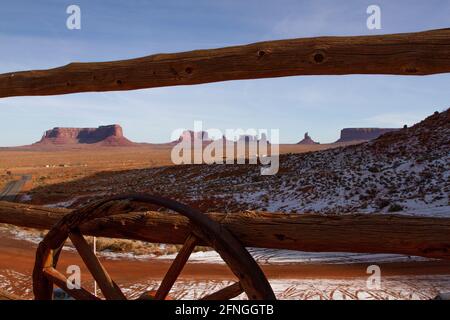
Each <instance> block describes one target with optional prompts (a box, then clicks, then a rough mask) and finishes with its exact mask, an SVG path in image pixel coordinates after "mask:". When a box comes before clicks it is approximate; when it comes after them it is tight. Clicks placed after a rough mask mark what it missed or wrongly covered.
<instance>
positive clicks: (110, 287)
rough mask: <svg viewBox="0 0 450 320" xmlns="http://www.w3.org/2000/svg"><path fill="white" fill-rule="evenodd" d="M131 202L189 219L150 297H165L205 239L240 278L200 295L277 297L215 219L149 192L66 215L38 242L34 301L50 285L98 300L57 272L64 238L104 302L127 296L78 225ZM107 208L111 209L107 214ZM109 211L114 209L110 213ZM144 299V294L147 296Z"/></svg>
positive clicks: (47, 292) (47, 294)
mask: <svg viewBox="0 0 450 320" xmlns="http://www.w3.org/2000/svg"><path fill="white" fill-rule="evenodd" d="M121 200H130V201H138V202H141V203H147V204H153V205H158V206H161V207H165V208H167V209H170V210H173V211H176V212H177V213H179V214H181V215H183V216H185V217H187V218H188V219H189V221H190V223H191V225H192V227H193V228H192V231H191V233H190V234H189V235H188V236H187V238H186V240H185V242H184V245H183V246H182V248H181V250H180V251H179V253H178V255H177V256H176V258H175V260H174V261H173V263H172V265H171V266H170V268H169V270H168V272H167V274H166V275H165V277H164V279H163V280H162V282H161V284H160V286H159V288H158V290H157V291H156V293H154V295H153V294H152V296H151V297H152V298H154V299H158V300H159V299H161V300H162V299H166V298H167V297H168V294H169V292H170V290H171V288H172V286H173V284H174V283H175V281H176V279H177V278H178V276H179V275H180V273H181V271H182V269H183V267H184V265H185V264H186V262H187V260H188V259H189V256H190V254H191V253H192V251H193V250H194V248H195V246H196V245H197V244H198V243H202V244H203V243H206V244H207V245H208V246H210V247H212V248H214V250H215V251H217V252H218V253H219V254H220V256H221V257H222V259H223V260H224V261H225V262H226V264H227V265H228V267H229V268H230V269H231V271H232V272H233V273H234V274H235V275H236V277H237V278H238V279H239V281H238V282H236V283H234V284H232V285H230V286H228V287H226V288H224V289H221V290H219V291H217V292H215V293H212V294H210V295H208V296H206V297H204V298H202V299H211V300H225V299H232V298H234V297H236V296H238V295H239V294H241V293H242V292H245V293H246V294H247V296H248V298H249V299H252V300H254V299H266V300H272V299H275V295H274V293H273V291H272V288H271V287H270V284H269V282H268V281H267V279H266V277H265V275H264V273H263V272H262V270H261V269H260V268H259V266H258V264H257V263H256V261H255V260H254V259H253V257H252V256H251V255H250V254H249V253H248V251H247V250H246V249H245V248H244V247H243V245H242V244H241V243H240V242H239V241H238V240H237V239H236V238H235V237H234V236H233V235H232V234H231V233H230V232H229V231H228V230H227V229H226V228H223V227H222V226H221V225H220V224H219V223H217V222H216V221H214V220H211V219H210V218H208V217H207V216H206V215H204V214H203V213H201V212H200V211H198V210H195V209H193V208H190V207H188V206H186V205H183V204H181V203H179V202H176V201H173V200H170V199H166V198H162V197H158V196H153V195H147V194H132V195H123V196H115V197H112V198H109V199H105V200H100V201H98V202H96V203H94V204H92V205H88V206H86V207H84V208H81V209H78V210H75V211H73V212H72V213H70V214H68V215H66V216H64V217H63V218H62V219H61V220H60V221H59V222H58V223H57V224H56V225H55V226H54V227H53V228H52V229H51V230H50V231H49V232H48V233H47V235H46V236H45V237H44V239H43V240H42V241H41V242H40V243H39V246H38V249H37V251H36V260H35V265H34V270H33V291H34V296H35V299H37V300H50V299H52V295H53V284H55V285H56V286H58V287H60V288H61V289H63V290H65V291H66V292H67V293H68V294H69V295H71V296H72V297H74V298H75V299H81V300H95V299H99V298H98V297H96V296H94V295H93V294H92V293H91V292H89V291H88V290H86V289H84V288H80V289H69V288H68V287H67V279H66V277H65V276H64V275H63V274H62V273H60V272H59V271H57V270H56V265H57V262H58V258H59V254H60V252H61V248H62V246H63V245H64V243H65V241H66V240H67V238H70V239H71V241H72V243H73V245H74V246H75V248H76V249H77V251H78V253H79V255H80V256H81V258H82V259H83V261H84V263H85V265H86V266H87V268H88V269H89V271H90V273H91V274H92V276H93V278H94V279H95V281H96V282H97V283H98V286H99V288H100V289H101V291H102V293H103V295H104V296H105V298H106V299H108V300H121V299H126V298H125V295H124V294H123V293H122V291H121V290H120V288H119V286H118V285H117V284H116V283H115V282H114V281H113V280H112V279H111V277H110V276H109V274H108V272H107V271H106V269H105V268H104V267H103V266H102V264H101V263H100V261H99V260H98V259H97V257H96V256H95V254H94V253H93V251H92V250H91V248H90V246H89V245H88V243H87V242H86V240H85V238H84V237H83V235H82V234H81V233H80V227H81V225H82V224H84V223H86V222H89V221H91V220H93V219H96V218H103V217H107V216H110V215H114V214H118V213H120V212H117V210H108V209H110V208H111V206H112V205H114V203H115V201H121ZM108 211H109V212H108ZM111 211H113V212H112V213H111ZM147 297H148V295H147Z"/></svg>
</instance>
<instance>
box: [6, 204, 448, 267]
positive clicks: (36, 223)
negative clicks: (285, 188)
mask: <svg viewBox="0 0 450 320" xmlns="http://www.w3.org/2000/svg"><path fill="white" fill-rule="evenodd" d="M69 212H71V211H70V210H67V209H53V208H45V207H41V206H32V205H24V204H17V203H9V202H0V223H8V224H13V225H16V226H23V227H29V228H37V229H50V228H51V227H53V225H54V224H55V223H56V222H57V221H59V220H60V219H61V218H62V217H63V216H64V215H65V214H67V213H69ZM207 215H208V217H210V218H212V219H213V220H215V221H218V222H220V224H221V225H223V226H225V227H226V228H227V229H228V230H230V231H231V232H232V233H233V234H234V235H235V236H236V238H238V239H239V240H240V241H241V242H242V244H243V245H244V246H246V247H260V248H273V249H291V250H299V251H310V252H363V253H397V254H406V255H417V256H423V257H430V258H439V259H450V218H433V217H412V216H404V215H390V214H389V215H388V214H370V215H368V214H352V215H331V216H323V215H311V214H302V215H299V214H277V213H256V212H255V213H233V214H222V213H209V214H207ZM191 230H192V227H191V225H190V224H189V222H188V220H187V219H186V218H184V217H181V216H178V215H170V214H164V213H161V212H145V213H129V214H123V215H115V216H111V217H107V218H102V219H96V220H95V221H92V222H89V223H86V224H84V225H83V226H82V227H81V231H82V233H83V234H85V235H92V236H103V237H110V238H126V239H135V240H143V241H148V242H154V243H169V244H183V243H184V241H185V239H186V237H187V236H188V235H189V234H190V232H191ZM198 245H204V243H202V242H201V241H200V242H199V243H198Z"/></svg>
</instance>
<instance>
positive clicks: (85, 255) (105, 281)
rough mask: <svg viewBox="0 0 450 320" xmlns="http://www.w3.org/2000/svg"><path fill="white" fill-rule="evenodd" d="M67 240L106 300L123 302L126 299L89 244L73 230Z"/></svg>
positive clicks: (77, 231)
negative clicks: (70, 241) (70, 242)
mask: <svg viewBox="0 0 450 320" xmlns="http://www.w3.org/2000/svg"><path fill="white" fill-rule="evenodd" d="M69 238H70V240H72V243H73V245H74V246H75V248H76V249H77V251H78V253H79V254H80V256H81V258H82V259H83V261H84V263H85V265H86V267H87V268H88V269H89V271H90V272H91V274H92V276H93V277H94V279H95V281H97V284H98V286H99V287H100V289H101V290H102V292H103V294H104V295H105V298H106V299H111V300H125V299H126V297H125V295H124V294H123V293H122V291H121V290H120V288H119V286H118V285H117V284H116V283H115V282H114V281H113V280H112V279H111V277H110V276H109V274H108V272H107V271H106V269H105V268H104V267H103V265H102V264H101V263H100V261H99V260H98V258H97V257H96V256H95V254H94V253H93V252H92V250H91V248H90V246H89V244H88V243H87V241H86V239H84V237H83V235H82V234H81V233H80V232H79V230H77V229H74V230H72V231H71V232H70V233H69Z"/></svg>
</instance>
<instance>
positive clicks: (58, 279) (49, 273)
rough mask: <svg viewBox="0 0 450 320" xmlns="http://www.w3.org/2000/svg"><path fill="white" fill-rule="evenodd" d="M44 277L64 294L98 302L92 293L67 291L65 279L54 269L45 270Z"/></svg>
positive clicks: (78, 290)
mask: <svg viewBox="0 0 450 320" xmlns="http://www.w3.org/2000/svg"><path fill="white" fill-rule="evenodd" d="M44 275H45V276H46V277H47V278H48V279H49V280H50V281H51V282H52V283H54V284H55V285H57V286H58V287H60V288H61V289H63V290H64V291H65V292H66V293H68V294H69V295H71V296H72V297H74V298H75V299H79V300H99V298H97V297H96V296H94V295H93V294H92V293H90V292H89V291H87V290H86V289H84V288H80V289H69V287H68V286H67V278H66V277H65V276H64V275H63V274H62V273H61V272H59V271H58V270H56V269H54V268H45V269H44Z"/></svg>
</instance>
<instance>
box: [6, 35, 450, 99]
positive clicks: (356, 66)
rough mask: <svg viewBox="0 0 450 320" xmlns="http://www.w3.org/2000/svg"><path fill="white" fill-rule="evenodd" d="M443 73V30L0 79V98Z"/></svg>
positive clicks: (448, 39) (73, 67)
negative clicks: (282, 79)
mask: <svg viewBox="0 0 450 320" xmlns="http://www.w3.org/2000/svg"><path fill="white" fill-rule="evenodd" d="M447 72H450V29H440V30H431V31H424V32H417V33H402V34H388V35H373V36H352V37H317V38H303V39H291V40H278V41H267V42H259V43H254V44H249V45H242V46H233V47H226V48H219V49H209V50H195V51H189V52H181V53H171V54H156V55H151V56H147V57H143V58H137V59H130V60H121V61H113V62H90V63H71V64H68V65H66V66H64V67H59V68H55V69H50V70H33V71H22V72H11V73H6V74H2V75H0V97H12V96H34V95H56V94H67V93H76V92H92V91H120V90H133V89H144V88H155V87H164V86H177V85H192V84H200V83H209V82H218V81H227V80H242V79H259V78H272V77H286V76H299V75H343V74H393V75H430V74H436V73H447Z"/></svg>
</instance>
